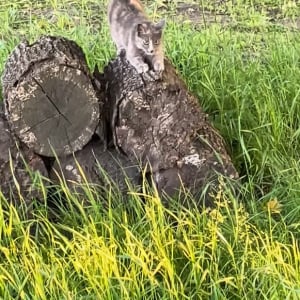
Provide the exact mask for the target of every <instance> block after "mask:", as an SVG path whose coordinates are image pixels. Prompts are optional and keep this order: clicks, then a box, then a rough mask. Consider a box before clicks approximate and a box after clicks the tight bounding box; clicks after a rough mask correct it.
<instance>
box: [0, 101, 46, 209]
mask: <svg viewBox="0 0 300 300" xmlns="http://www.w3.org/2000/svg"><path fill="white" fill-rule="evenodd" d="M36 172H39V173H40V175H41V176H43V177H47V176H48V172H47V170H46V167H45V165H44V162H43V160H42V159H41V158H40V157H39V156H38V155H36V154H35V153H34V152H33V151H32V150H30V149H28V148H27V147H25V146H24V145H21V144H20V143H18V142H17V141H16V139H15V138H14V136H13V135H12V133H11V132H10V130H9V126H8V123H7V121H6V120H5V117H4V112H3V106H2V105H1V106H0V192H1V194H2V195H3V196H4V197H5V198H6V199H7V200H9V201H11V202H13V203H14V204H15V205H16V206H19V205H21V204H26V205H30V204H31V203H32V199H36V200H42V199H44V196H45V195H43V193H42V189H40V187H39V186H37V185H36V184H34V176H35V175H36ZM43 184H44V185H47V182H46V181H44V182H43Z"/></svg>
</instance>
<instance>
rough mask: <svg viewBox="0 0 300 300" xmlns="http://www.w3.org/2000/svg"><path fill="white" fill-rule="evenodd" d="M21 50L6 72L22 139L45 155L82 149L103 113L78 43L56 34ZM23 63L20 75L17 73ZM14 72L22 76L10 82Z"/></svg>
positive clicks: (10, 114) (13, 120)
mask: <svg viewBox="0 0 300 300" xmlns="http://www.w3.org/2000/svg"><path fill="white" fill-rule="evenodd" d="M43 43H44V44H45V45H44V47H45V48H46V49H48V52H47V51H45V49H44V48H43V47H42V46H43ZM19 48H20V47H19ZM19 48H18V47H17V48H16V49H15V50H14V52H13V53H12V54H11V57H10V59H9V60H8V61H9V63H8V64H7V65H6V68H11V70H10V69H8V70H5V72H4V76H3V84H4V91H5V92H4V100H5V108H6V115H7V119H8V121H9V123H10V125H11V128H12V129H13V131H14V132H15V134H16V135H17V136H18V137H19V138H20V140H21V141H22V142H24V143H25V144H26V145H27V146H28V147H29V148H31V149H33V150H34V151H35V152H36V153H38V154H40V155H43V156H55V155H57V156H61V155H67V154H70V153H72V152H75V151H77V150H80V149H82V147H83V146H84V145H85V144H87V142H88V141H89V140H90V139H91V137H92V135H93V134H94V132H95V129H96V127H97V125H98V123H99V111H100V105H99V100H98V98H97V94H96V91H95V89H94V86H93V83H92V79H91V76H90V75H89V74H88V73H87V70H86V61H85V58H84V54H83V53H80V48H79V47H78V46H77V45H76V44H75V43H74V42H72V41H68V40H66V39H62V38H57V39H55V38H52V37H48V38H45V37H42V38H41V39H40V40H39V41H38V42H36V43H34V44H33V45H28V44H25V46H24V45H23V47H21V50H22V51H21V50H20V49H19ZM23 48H25V49H23ZM38 51H41V53H40V54H41V57H40V58H38V53H36V52H38ZM24 57H25V58H26V59H25V58H24ZM12 58H13V59H12ZM18 64H21V67H20V69H21V70H22V72H20V73H16V66H17V65H18ZM10 74H14V75H16V76H17V78H16V79H17V80H16V81H14V80H13V79H11V80H10V81H9V80H7V79H8V78H10V77H11V76H10ZM12 83H13V84H12Z"/></svg>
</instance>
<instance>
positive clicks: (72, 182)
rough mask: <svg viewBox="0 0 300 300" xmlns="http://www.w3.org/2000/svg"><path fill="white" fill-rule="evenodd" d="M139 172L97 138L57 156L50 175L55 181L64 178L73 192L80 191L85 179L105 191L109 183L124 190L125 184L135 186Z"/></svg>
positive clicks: (57, 182) (125, 189)
mask: <svg viewBox="0 0 300 300" xmlns="http://www.w3.org/2000/svg"><path fill="white" fill-rule="evenodd" d="M140 174H141V172H140V169H139V167H138V166H137V165H134V164H133V163H132V162H130V161H129V159H128V158H127V157H126V156H124V155H122V154H120V153H118V152H117V151H116V149H109V150H107V149H106V146H105V145H104V144H103V143H102V141H101V140H98V139H97V140H96V139H95V140H92V141H91V142H89V143H88V144H87V145H86V146H85V147H84V148H83V149H82V150H80V151H77V152H76V153H74V155H69V156H66V157H61V158H59V160H58V161H56V162H55V163H54V165H53V167H52V170H51V172H50V179H51V180H52V181H53V182H54V183H56V184H59V183H61V182H65V183H66V184H67V186H68V187H69V188H70V189H72V190H73V191H76V192H77V193H81V194H84V191H83V190H82V187H83V186H84V184H86V183H89V186H90V187H91V186H93V187H94V188H95V189H96V190H98V191H99V192H101V190H102V191H103V192H104V193H105V192H107V191H108V190H110V187H111V186H114V187H116V189H115V190H116V191H118V192H120V193H122V194H126V193H127V191H128V188H129V187H130V186H132V187H138V185H139V184H140V183H141V175H140Z"/></svg>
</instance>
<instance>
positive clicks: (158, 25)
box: [155, 19, 166, 30]
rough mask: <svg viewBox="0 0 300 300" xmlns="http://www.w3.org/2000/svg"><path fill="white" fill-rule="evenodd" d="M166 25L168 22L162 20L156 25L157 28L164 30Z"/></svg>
mask: <svg viewBox="0 0 300 300" xmlns="http://www.w3.org/2000/svg"><path fill="white" fill-rule="evenodd" d="M165 25H166V20H165V19H161V20H160V21H159V22H158V23H156V24H155V28H156V29H159V30H162V29H163V28H164V27H165Z"/></svg>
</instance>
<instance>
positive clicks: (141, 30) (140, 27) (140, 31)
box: [136, 23, 147, 36]
mask: <svg viewBox="0 0 300 300" xmlns="http://www.w3.org/2000/svg"><path fill="white" fill-rule="evenodd" d="M136 28H137V34H138V36H140V35H141V34H144V33H146V30H147V28H146V24H143V23H140V24H137V27H136Z"/></svg>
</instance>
